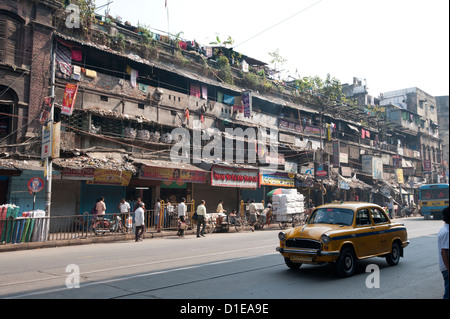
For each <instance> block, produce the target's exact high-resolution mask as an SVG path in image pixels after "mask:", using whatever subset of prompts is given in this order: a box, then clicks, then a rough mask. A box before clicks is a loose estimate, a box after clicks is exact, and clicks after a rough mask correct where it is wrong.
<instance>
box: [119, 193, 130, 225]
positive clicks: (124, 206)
mask: <svg viewBox="0 0 450 319" xmlns="http://www.w3.org/2000/svg"><path fill="white" fill-rule="evenodd" d="M118 208H119V213H120V218H122V222H123V224H124V225H125V226H126V221H127V217H128V216H129V215H130V204H129V203H128V202H127V201H126V200H125V198H122V200H121V201H120V203H119V206H118Z"/></svg>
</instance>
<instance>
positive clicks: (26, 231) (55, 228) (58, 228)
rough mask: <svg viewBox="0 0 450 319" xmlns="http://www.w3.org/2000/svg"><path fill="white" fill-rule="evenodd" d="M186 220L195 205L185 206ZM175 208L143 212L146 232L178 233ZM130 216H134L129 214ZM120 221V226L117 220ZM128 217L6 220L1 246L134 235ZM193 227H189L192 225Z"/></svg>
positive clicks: (0, 235)
mask: <svg viewBox="0 0 450 319" xmlns="http://www.w3.org/2000/svg"><path fill="white" fill-rule="evenodd" d="M186 206H187V220H189V221H190V218H189V217H191V216H192V214H193V212H194V210H193V209H194V206H195V204H194V201H192V202H190V203H186ZM176 208H177V207H176V205H172V204H170V203H164V201H161V208H160V210H159V211H158V212H157V213H155V210H146V211H145V215H144V216H145V226H146V231H147V232H159V231H162V230H176V229H178V214H177V209H176ZM131 215H133V214H131ZM117 216H119V217H120V223H119V220H118V219H117ZM129 217H132V216H130V215H128V214H105V215H101V216H97V215H90V214H88V213H87V212H85V213H84V214H83V215H73V216H51V217H47V216H39V217H8V218H4V219H0V244H18V243H26V242H40V241H54V240H68V239H77V238H79V239H82V238H88V237H94V236H108V235H120V234H127V233H134V228H133V227H132V224H131V223H129V222H127V219H128V218H129ZM191 226H192V225H191Z"/></svg>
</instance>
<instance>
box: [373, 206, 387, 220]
mask: <svg viewBox="0 0 450 319" xmlns="http://www.w3.org/2000/svg"><path fill="white" fill-rule="evenodd" d="M370 213H371V215H372V219H373V222H374V223H375V224H382V223H387V222H388V221H389V220H388V218H387V217H386V214H384V213H383V212H382V211H381V210H380V209H378V208H375V207H372V208H371V209H370Z"/></svg>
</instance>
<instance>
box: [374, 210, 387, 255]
mask: <svg viewBox="0 0 450 319" xmlns="http://www.w3.org/2000/svg"><path fill="white" fill-rule="evenodd" d="M369 210H370V216H371V217H372V221H373V225H374V231H375V232H376V235H375V236H374V246H375V247H374V249H375V250H376V251H374V254H377V253H381V252H388V251H389V250H390V249H391V247H390V246H391V242H392V238H391V237H392V235H393V233H391V232H389V230H390V229H391V225H390V222H389V219H388V218H387V216H386V214H385V213H384V212H383V211H381V210H380V209H379V208H376V207H371V208H370V209H369Z"/></svg>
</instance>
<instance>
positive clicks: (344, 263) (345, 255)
mask: <svg viewBox="0 0 450 319" xmlns="http://www.w3.org/2000/svg"><path fill="white" fill-rule="evenodd" d="M355 269H356V257H355V252H354V251H353V249H352V248H351V247H344V248H342V250H341V253H340V254H339V258H338V260H337V261H336V270H337V273H338V275H339V276H341V277H350V276H352V275H353V274H354V273H355Z"/></svg>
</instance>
